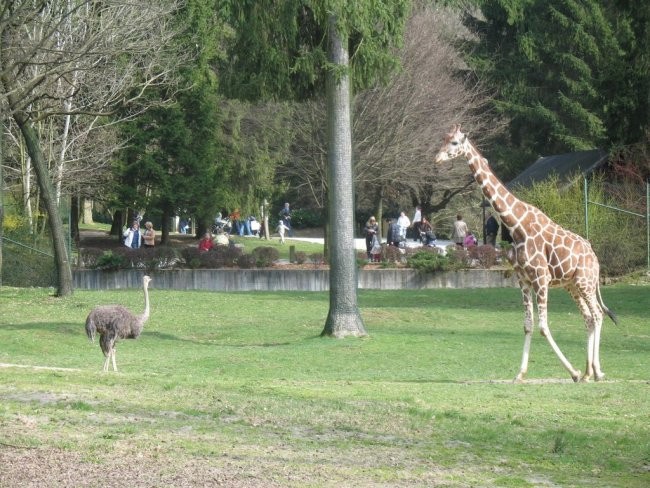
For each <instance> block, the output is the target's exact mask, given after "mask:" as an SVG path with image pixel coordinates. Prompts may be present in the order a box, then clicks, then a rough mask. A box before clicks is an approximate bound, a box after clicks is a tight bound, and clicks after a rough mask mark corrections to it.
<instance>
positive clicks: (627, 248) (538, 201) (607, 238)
mask: <svg viewBox="0 0 650 488" xmlns="http://www.w3.org/2000/svg"><path fill="white" fill-rule="evenodd" d="M582 182H583V180H582V178H576V179H575V183H573V184H572V185H570V186H568V187H561V185H560V183H559V181H558V179H557V177H554V178H549V179H548V180H545V181H543V182H540V183H536V184H535V185H533V186H532V187H530V188H525V189H521V188H518V189H517V194H518V196H519V197H520V198H521V199H522V200H524V201H526V202H528V203H530V204H532V205H535V206H536V207H538V208H540V209H541V210H542V211H543V212H544V213H546V215H548V216H549V217H550V218H551V219H553V220H554V221H555V222H557V223H558V224H560V225H561V226H563V227H565V228H566V229H569V230H571V231H572V232H575V233H576V234H579V235H582V236H584V235H585V212H584V186H583V183H582ZM614 186H615V187H616V188H618V187H619V186H621V185H618V184H616V185H614ZM612 193H613V192H611V191H607V192H606V191H605V183H604V181H603V178H602V177H598V176H596V177H594V178H592V179H591V181H590V183H589V195H588V197H589V200H590V201H592V202H598V203H601V204H602V205H608V206H611V207H616V208H626V207H629V202H627V203H626V202H625V201H621V202H619V201H617V200H615V199H613V198H612V197H610V196H609V195H610V194H612ZM640 224H641V219H640V218H639V217H636V216H629V215H626V214H622V213H620V212H617V211H615V210H612V209H610V208H605V207H604V206H601V205H590V206H589V241H590V242H591V245H592V247H593V249H594V251H595V252H596V255H597V256H598V259H599V261H600V267H601V272H602V274H603V275H605V276H619V275H621V274H625V273H628V272H630V271H632V270H634V269H637V268H639V267H642V266H644V265H645V263H646V256H645V254H646V246H645V238H642V239H639V237H638V234H639V231H640ZM644 234H645V233H644Z"/></svg>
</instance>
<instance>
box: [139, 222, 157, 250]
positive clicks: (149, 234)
mask: <svg viewBox="0 0 650 488" xmlns="http://www.w3.org/2000/svg"><path fill="white" fill-rule="evenodd" d="M142 238H143V240H144V246H143V247H153V246H154V245H155V244H156V231H155V230H153V224H152V223H151V222H145V223H144V235H143V236H142Z"/></svg>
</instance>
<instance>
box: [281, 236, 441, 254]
mask: <svg viewBox="0 0 650 488" xmlns="http://www.w3.org/2000/svg"><path fill="white" fill-rule="evenodd" d="M285 239H286V240H287V241H292V240H293V241H303V242H313V243H316V244H323V242H324V239H323V238H322V237H320V238H319V237H286V238H285ZM383 242H385V241H383ZM450 244H452V242H451V241H447V240H437V241H436V247H438V248H440V249H442V250H443V251H444V250H445V248H446V247H447V246H449V245H450ZM406 247H408V248H416V247H422V243H421V242H420V241H414V240H413V239H408V240H407V241H406ZM354 248H355V249H357V250H359V251H365V250H366V240H365V239H355V240H354Z"/></svg>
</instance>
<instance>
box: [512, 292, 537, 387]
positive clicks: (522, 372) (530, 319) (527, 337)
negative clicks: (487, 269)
mask: <svg viewBox="0 0 650 488" xmlns="http://www.w3.org/2000/svg"><path fill="white" fill-rule="evenodd" d="M519 286H520V287H521V295H522V299H523V303H524V352H523V354H522V356H521V366H520V367H519V373H518V374H517V376H516V377H515V382H516V383H521V382H523V381H524V377H525V376H526V373H527V372H528V356H529V354H530V342H531V339H532V336H533V324H534V316H533V296H532V293H531V289H530V286H528V285H524V284H523V283H521V282H520V283H519Z"/></svg>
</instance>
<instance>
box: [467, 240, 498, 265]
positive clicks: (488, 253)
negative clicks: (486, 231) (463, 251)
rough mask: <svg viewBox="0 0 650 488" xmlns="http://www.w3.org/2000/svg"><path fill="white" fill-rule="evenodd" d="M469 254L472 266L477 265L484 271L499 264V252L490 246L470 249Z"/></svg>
mask: <svg viewBox="0 0 650 488" xmlns="http://www.w3.org/2000/svg"><path fill="white" fill-rule="evenodd" d="M468 254H469V258H470V260H472V264H474V263H476V265H477V266H478V267H480V268H483V269H489V268H491V267H492V266H494V265H495V264H496V262H497V256H498V254H497V250H496V249H494V247H492V246H490V245H485V246H474V247H470V248H469V250H468Z"/></svg>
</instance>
